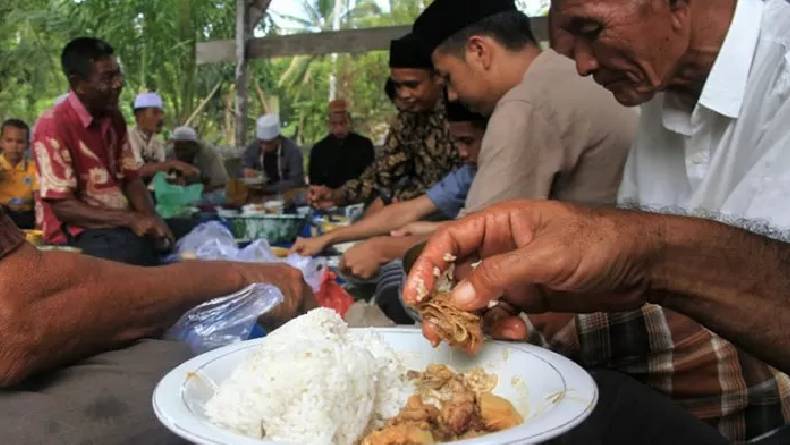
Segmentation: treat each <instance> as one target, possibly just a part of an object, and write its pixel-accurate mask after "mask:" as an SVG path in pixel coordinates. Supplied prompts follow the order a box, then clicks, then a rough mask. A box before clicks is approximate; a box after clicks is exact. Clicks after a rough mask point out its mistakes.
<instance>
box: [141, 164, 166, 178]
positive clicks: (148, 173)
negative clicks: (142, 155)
mask: <svg viewBox="0 0 790 445" xmlns="http://www.w3.org/2000/svg"><path fill="white" fill-rule="evenodd" d="M170 169H171V165H170V163H169V162H153V163H150V164H145V165H143V166H142V167H140V170H138V174H139V175H140V177H141V178H153V177H154V175H156V174H157V173H159V172H164V173H167V172H169V171H170Z"/></svg>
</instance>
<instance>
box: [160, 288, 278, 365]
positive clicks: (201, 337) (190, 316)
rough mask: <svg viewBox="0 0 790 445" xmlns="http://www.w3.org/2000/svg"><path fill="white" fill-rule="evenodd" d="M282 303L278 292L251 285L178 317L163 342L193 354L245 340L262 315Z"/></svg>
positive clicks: (274, 289) (275, 289)
mask: <svg viewBox="0 0 790 445" xmlns="http://www.w3.org/2000/svg"><path fill="white" fill-rule="evenodd" d="M282 302H283V294H282V292H280V289H278V288H276V287H274V286H272V285H269V284H253V285H251V286H249V287H247V288H245V289H244V290H241V291H239V292H237V293H235V294H233V295H229V296H227V297H220V298H215V299H213V300H211V301H208V302H206V303H203V304H201V305H200V306H196V307H194V308H193V309H192V310H190V311H189V312H187V313H186V314H184V315H183V316H181V318H180V319H179V320H178V321H177V322H176V324H174V325H173V327H171V328H170V329H169V330H168V331H167V333H165V338H166V339H168V340H179V341H183V342H185V343H186V344H188V345H189V347H190V348H192V351H193V352H194V353H196V354H202V353H204V352H207V351H211V350H212V349H216V348H219V347H222V346H227V345H230V344H233V343H236V342H239V341H243V340H247V339H248V338H249V336H250V332H252V329H253V327H254V326H255V323H256V321H257V319H258V317H260V316H261V315H263V314H266V313H267V312H269V311H271V310H272V309H273V308H275V307H276V306H277V305H279V304H280V303H282Z"/></svg>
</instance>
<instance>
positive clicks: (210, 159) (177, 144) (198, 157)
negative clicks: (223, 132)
mask: <svg viewBox="0 0 790 445" xmlns="http://www.w3.org/2000/svg"><path fill="white" fill-rule="evenodd" d="M170 141H171V143H172V144H173V153H172V154H171V157H172V159H173V160H175V161H178V162H182V163H184V164H187V165H189V166H192V167H193V168H195V170H197V171H199V172H200V176H199V177H197V178H194V180H196V181H198V182H199V183H201V184H203V185H204V186H205V189H204V190H206V191H207V192H211V191H214V190H217V189H222V188H224V187H225V186H226V185H227V183H228V171H227V170H226V169H225V164H223V163H222V158H221V157H220V156H219V155H218V154H217V152H216V151H214V150H213V149H212V148H211V147H209V146H207V145H206V144H205V143H203V142H201V141H200V140H199V139H198V135H197V131H195V129H194V128H192V127H178V128H176V129H175V130H173V133H172V134H171V135H170ZM184 179H185V180H186V182H187V183H190V182H192V178H191V177H189V176H187V177H185V178H184Z"/></svg>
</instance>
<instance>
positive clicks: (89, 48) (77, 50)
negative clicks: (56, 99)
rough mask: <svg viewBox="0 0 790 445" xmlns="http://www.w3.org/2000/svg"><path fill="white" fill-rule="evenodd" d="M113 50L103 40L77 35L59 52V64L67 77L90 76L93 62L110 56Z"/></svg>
mask: <svg viewBox="0 0 790 445" xmlns="http://www.w3.org/2000/svg"><path fill="white" fill-rule="evenodd" d="M114 53H115V51H114V50H113V49H112V46H111V45H110V44H109V43H107V42H105V41H104V40H100V39H97V38H95V37H78V38H76V39H74V40H72V41H71V42H69V43H68V44H67V45H66V47H65V48H63V52H62V53H61V54H60V66H61V68H62V69H63V74H65V75H66V77H67V78H70V77H71V76H78V77H80V78H82V79H87V78H89V77H90V75H91V72H92V70H93V62H95V61H97V60H104V59H107V58H109V57H111V56H112V55H113V54H114Z"/></svg>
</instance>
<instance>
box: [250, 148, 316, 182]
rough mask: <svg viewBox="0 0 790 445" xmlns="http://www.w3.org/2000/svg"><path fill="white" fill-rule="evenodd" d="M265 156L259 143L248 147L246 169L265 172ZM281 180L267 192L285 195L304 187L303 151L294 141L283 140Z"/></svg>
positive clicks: (280, 159)
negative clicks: (291, 190)
mask: <svg viewBox="0 0 790 445" xmlns="http://www.w3.org/2000/svg"><path fill="white" fill-rule="evenodd" d="M263 159H264V156H263V152H262V150H261V145H260V143H259V142H258V141H255V142H253V143H252V144H250V145H248V146H247V148H246V149H245V150H244V158H243V161H244V168H249V169H252V170H258V171H264V170H265V166H264V161H263ZM277 169H278V172H279V176H280V178H279V180H277V181H276V182H274V183H272V184H268V185H267V187H266V191H267V192H272V193H284V192H286V191H288V190H290V189H293V188H298V187H304V186H305V185H306V182H305V174H304V155H302V150H301V149H300V148H299V146H298V145H296V144H295V143H294V142H293V141H292V140H290V139H288V138H282V144H281V146H280V156H279V159H278V166H277Z"/></svg>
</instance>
